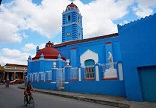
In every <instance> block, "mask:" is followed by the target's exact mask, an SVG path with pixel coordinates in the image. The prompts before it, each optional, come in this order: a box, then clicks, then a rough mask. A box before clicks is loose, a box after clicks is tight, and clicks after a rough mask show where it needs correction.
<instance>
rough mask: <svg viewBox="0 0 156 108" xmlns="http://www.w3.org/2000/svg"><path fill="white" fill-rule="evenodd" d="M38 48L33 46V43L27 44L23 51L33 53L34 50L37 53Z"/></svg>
mask: <svg viewBox="0 0 156 108" xmlns="http://www.w3.org/2000/svg"><path fill="white" fill-rule="evenodd" d="M36 46H37V45H35V44H33V43H27V44H25V45H24V47H23V51H25V52H28V51H32V50H34V51H35V49H36Z"/></svg>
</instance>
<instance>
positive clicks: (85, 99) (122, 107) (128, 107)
mask: <svg viewBox="0 0 156 108" xmlns="http://www.w3.org/2000/svg"><path fill="white" fill-rule="evenodd" d="M18 88H20V89H24V88H23V87H18ZM35 91H36V92H40V93H45V94H50V95H55V96H60V97H64V98H70V99H76V100H80V101H86V102H93V103H96V104H102V105H108V106H114V107H119V108H130V106H129V105H127V104H123V103H118V102H110V101H104V100H98V99H91V98H87V97H83V96H72V95H65V94H60V93H54V92H48V91H44V90H39V89H35Z"/></svg>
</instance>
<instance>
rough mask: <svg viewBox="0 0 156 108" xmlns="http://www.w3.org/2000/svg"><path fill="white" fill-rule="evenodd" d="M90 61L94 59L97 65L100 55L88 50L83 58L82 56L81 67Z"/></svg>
mask: <svg viewBox="0 0 156 108" xmlns="http://www.w3.org/2000/svg"><path fill="white" fill-rule="evenodd" d="M88 59H92V60H94V61H95V64H96V63H98V54H97V53H95V52H93V51H91V50H89V49H88V50H87V51H86V52H84V53H83V54H82V55H81V56H80V63H81V66H82V67H84V66H85V65H84V62H85V61H86V60H88Z"/></svg>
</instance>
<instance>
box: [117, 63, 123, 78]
mask: <svg viewBox="0 0 156 108" xmlns="http://www.w3.org/2000/svg"><path fill="white" fill-rule="evenodd" d="M118 71H119V80H123V71H122V64H121V63H118Z"/></svg>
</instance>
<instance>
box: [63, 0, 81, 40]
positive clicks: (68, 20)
mask: <svg viewBox="0 0 156 108" xmlns="http://www.w3.org/2000/svg"><path fill="white" fill-rule="evenodd" d="M80 39H83V28H82V16H81V14H80V13H79V9H78V7H77V6H76V5H75V4H74V3H73V2H72V3H71V4H69V5H68V6H67V7H66V10H65V11H64V12H63V13H62V42H67V41H71V40H80Z"/></svg>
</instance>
